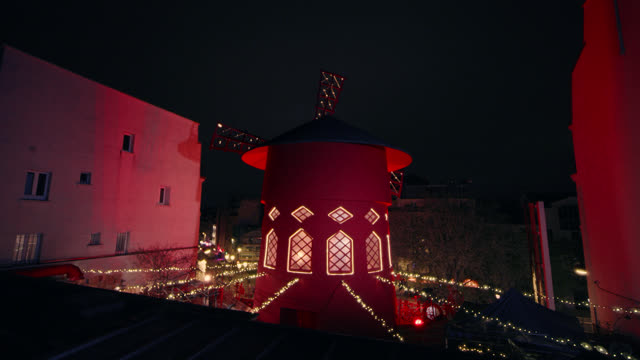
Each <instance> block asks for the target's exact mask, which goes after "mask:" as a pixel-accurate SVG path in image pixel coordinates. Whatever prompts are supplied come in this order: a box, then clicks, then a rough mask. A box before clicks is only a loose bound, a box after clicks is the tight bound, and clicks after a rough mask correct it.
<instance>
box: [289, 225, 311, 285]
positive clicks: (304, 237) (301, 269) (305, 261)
mask: <svg viewBox="0 0 640 360" xmlns="http://www.w3.org/2000/svg"><path fill="white" fill-rule="evenodd" d="M312 242H313V238H312V237H311V236H310V235H309V234H307V233H306V232H305V231H304V229H298V231H296V232H295V233H293V235H291V236H290V237H289V261H288V262H287V271H288V272H292V273H300V274H311V244H312Z"/></svg>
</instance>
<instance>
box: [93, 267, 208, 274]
mask: <svg viewBox="0 0 640 360" xmlns="http://www.w3.org/2000/svg"><path fill="white" fill-rule="evenodd" d="M195 269H196V268H194V267H177V266H169V267H165V268H158V269H153V268H147V269H112V270H99V269H82V272H84V273H89V274H101V275H108V274H113V273H149V272H167V271H191V270H195Z"/></svg>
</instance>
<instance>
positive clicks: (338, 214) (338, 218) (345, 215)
mask: <svg viewBox="0 0 640 360" xmlns="http://www.w3.org/2000/svg"><path fill="white" fill-rule="evenodd" d="M328 215H329V217H330V218H331V219H333V221H335V222H337V223H338V224H344V223H345V222H346V221H347V220H349V219H351V218H352V217H353V214H352V213H350V212H348V211H347V209H345V208H343V207H342V206H340V207H338V208H336V209H335V210H333V211H332V212H330V213H329V214H328Z"/></svg>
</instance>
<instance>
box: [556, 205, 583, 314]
mask: <svg viewBox="0 0 640 360" xmlns="http://www.w3.org/2000/svg"><path fill="white" fill-rule="evenodd" d="M545 215H546V216H545V217H546V223H547V239H548V241H549V252H550V260H551V269H552V273H553V292H554V295H555V296H556V297H558V298H562V299H567V300H570V301H572V302H582V301H586V300H587V298H588V296H587V283H586V279H585V278H584V276H581V275H579V274H577V273H576V269H584V256H583V250H582V237H581V236H580V214H579V212H578V199H577V198H576V197H568V198H565V199H561V200H557V201H553V202H547V203H546V204H545ZM556 308H557V309H562V308H569V309H573V308H575V306H574V305H573V304H570V305H568V304H567V303H566V302H557V301H556Z"/></svg>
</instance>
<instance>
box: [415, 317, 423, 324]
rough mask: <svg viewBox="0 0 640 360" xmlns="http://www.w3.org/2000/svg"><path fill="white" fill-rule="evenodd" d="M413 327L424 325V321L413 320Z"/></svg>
mask: <svg viewBox="0 0 640 360" xmlns="http://www.w3.org/2000/svg"><path fill="white" fill-rule="evenodd" d="M413 325H415V326H422V325H424V321H423V320H422V319H420V318H418V319H415V320H413Z"/></svg>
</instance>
